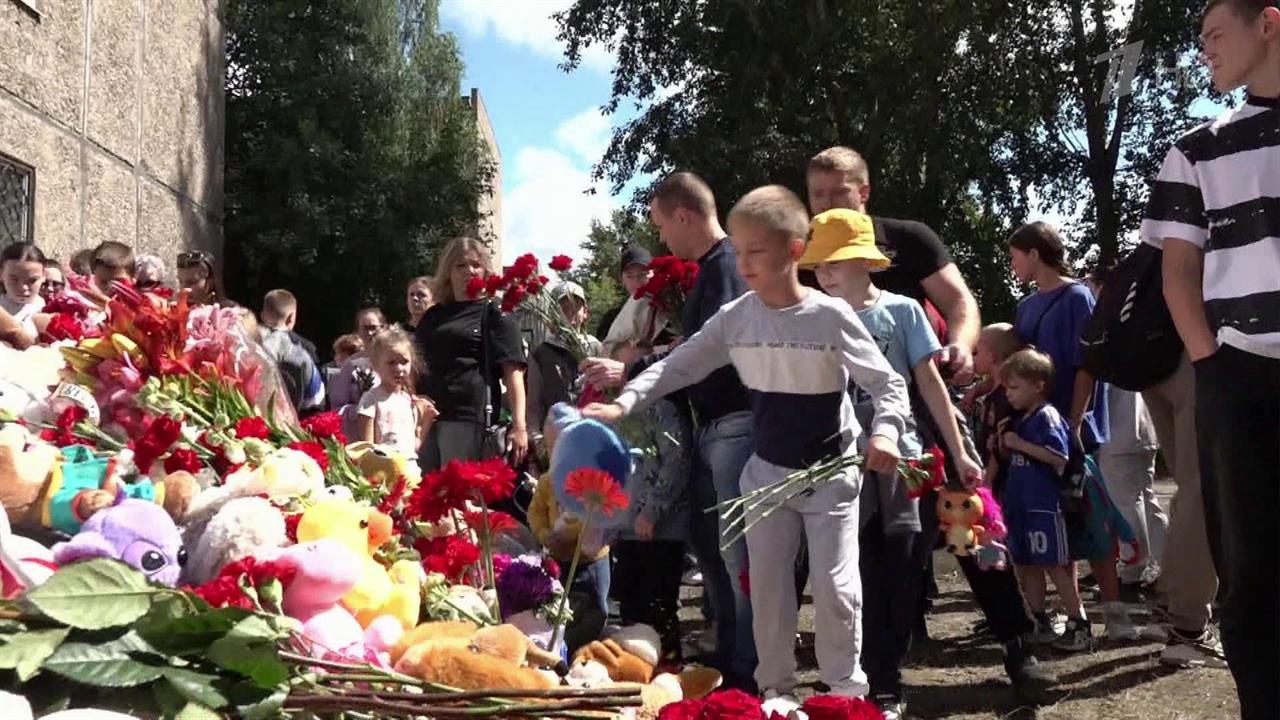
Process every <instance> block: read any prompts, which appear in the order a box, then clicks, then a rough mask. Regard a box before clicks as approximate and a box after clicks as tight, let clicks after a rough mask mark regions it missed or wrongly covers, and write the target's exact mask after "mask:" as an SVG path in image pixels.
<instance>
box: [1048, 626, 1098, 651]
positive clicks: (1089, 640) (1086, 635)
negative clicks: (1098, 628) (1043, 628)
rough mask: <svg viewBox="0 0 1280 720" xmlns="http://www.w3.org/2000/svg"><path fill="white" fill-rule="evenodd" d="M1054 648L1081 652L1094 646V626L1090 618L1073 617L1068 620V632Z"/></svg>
mask: <svg viewBox="0 0 1280 720" xmlns="http://www.w3.org/2000/svg"><path fill="white" fill-rule="evenodd" d="M1053 647H1054V649H1056V650H1064V651H1066V652H1080V651H1082V650H1090V649H1092V648H1093V628H1092V627H1091V626H1090V625H1089V621H1088V620H1081V619H1079V618H1071V619H1070V620H1067V629H1066V632H1064V633H1062V637H1060V638H1058V640H1057V642H1055V643H1054V644H1053Z"/></svg>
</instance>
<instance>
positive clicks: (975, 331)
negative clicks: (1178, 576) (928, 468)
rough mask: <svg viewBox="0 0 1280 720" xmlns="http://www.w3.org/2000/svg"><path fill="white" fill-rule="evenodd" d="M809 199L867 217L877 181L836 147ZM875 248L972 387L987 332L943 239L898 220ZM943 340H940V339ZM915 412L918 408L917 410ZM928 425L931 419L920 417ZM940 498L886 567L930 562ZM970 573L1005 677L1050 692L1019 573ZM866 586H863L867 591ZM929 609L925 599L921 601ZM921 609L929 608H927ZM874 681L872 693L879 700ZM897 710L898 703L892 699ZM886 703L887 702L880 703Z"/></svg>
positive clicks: (946, 364) (883, 228) (967, 566)
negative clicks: (937, 328) (910, 547)
mask: <svg viewBox="0 0 1280 720" xmlns="http://www.w3.org/2000/svg"><path fill="white" fill-rule="evenodd" d="M805 184H806V186H807V188H808V191H809V210H810V212H812V213H813V214H815V215H817V214H818V213H821V212H825V211H827V210H830V209H832V208H848V209H850V210H857V211H859V212H867V210H866V206H867V200H868V199H869V198H870V197H871V173H870V171H869V170H868V168H867V163H866V161H865V160H863V158H862V156H861V155H859V154H858V153H857V151H855V150H853V149H852V148H847V147H842V146H836V147H831V148H827V149H826V150H823V151H822V152H820V153H818V154H817V155H815V156H813V157H812V158H811V159H810V160H809V166H808V169H807V172H806V174H805ZM872 225H873V227H874V229H875V235H876V245H877V246H878V247H879V248H880V251H881V252H883V253H884V254H885V255H886V256H888V258H889V260H890V261H891V264H890V266H889V267H888V268H887V269H885V270H882V271H880V272H877V273H875V275H874V276H873V278H872V281H873V282H874V283H875V285H876V287H878V288H880V289H882V290H888V291H890V292H895V293H898V294H899V295H906V296H908V297H912V298H915V299H916V300H918V301H920V302H921V303H922V304H926V309H927V308H928V305H929V304H932V305H933V306H935V307H936V308H937V310H938V311H939V312H940V313H941V315H942V319H943V320H944V321H945V324H946V327H945V328H944V329H943V330H944V332H945V337H940V339H941V340H942V341H943V343H944V347H943V349H942V353H941V358H940V359H941V361H942V365H943V368H944V369H945V370H946V371H949V374H950V375H951V379H952V381H953V382H955V383H957V384H961V383H964V382H967V381H968V380H969V379H971V378H972V376H973V352H974V349H975V348H976V346H977V343H978V335H979V333H980V332H981V330H982V325H981V319H980V318H979V314H978V303H977V301H976V300H975V299H974V297H973V293H971V292H970V291H969V288H968V286H967V285H965V282H964V278H963V277H961V276H960V270H959V269H958V268H957V267H956V265H955V263H954V262H952V260H951V255H950V253H948V252H947V249H946V247H945V246H944V245H943V244H942V240H941V239H939V237H938V234H937V233H935V232H934V231H933V230H932V229H931V228H929V226H928V225H925V224H924V223H920V222H916V221H914V220H894V219H891V218H882V217H875V216H872ZM942 334H943V333H940V335H942ZM916 405H917V404H916V403H915V402H913V406H916ZM917 414H918V416H919V417H921V418H927V417H928V413H925V412H921V413H917ZM928 430H929V423H926V422H922V423H920V431H921V435H922V439H925V438H927V437H928V435H930V434H933V436H934V437H937V434H936V433H929V432H928ZM934 497H935V496H934V495H927V496H925V497H924V498H921V500H920V523H921V527H922V528H926V529H929V528H933V529H934V531H933V532H922V533H921V535H920V538H919V542H917V543H916V548H915V552H914V555H913V557H912V558H906V557H900V558H892V559H890V558H882V559H881V560H880V562H906V563H919V564H920V565H923V564H924V563H925V562H927V560H928V558H929V553H930V551H931V550H932V548H933V539H934V538H935V537H936V528H937V513H936V511H935V508H934V500H933V498H934ZM960 561H961V562H960V567H961V569H962V570H963V571H964V574H965V577H966V579H968V581H969V586H970V587H971V588H972V589H973V594H974V598H975V599H976V600H977V601H978V604H979V606H981V607H982V610H983V613H984V614H985V615H986V617H987V621H988V623H989V624H990V626H991V629H992V632H993V633H994V634H995V635H996V636H997V638H998V639H999V640H1000V642H1001V643H1003V644H1004V645H1005V670H1006V671H1007V672H1008V673H1009V678H1010V680H1012V681H1013V682H1014V684H1018V685H1027V684H1031V685H1039V686H1044V685H1049V684H1053V683H1054V682H1056V680H1057V679H1056V678H1054V677H1053V676H1052V675H1051V674H1049V673H1047V672H1046V671H1045V670H1044V669H1043V668H1041V667H1039V665H1038V663H1037V661H1036V658H1035V656H1034V655H1032V654H1031V652H1030V650H1029V648H1028V646H1027V644H1026V641H1025V637H1024V636H1025V635H1026V634H1027V633H1029V632H1030V631H1031V630H1032V629H1033V628H1034V623H1033V621H1032V620H1031V617H1030V616H1029V615H1028V614H1027V611H1026V606H1025V604H1024V603H1023V600H1022V596H1021V592H1020V591H1019V589H1018V584H1017V580H1016V578H1015V577H1014V575H1013V572H1012V571H1011V570H1010V569H1008V568H1006V569H1005V570H1003V571H999V570H995V569H991V570H981V569H979V568H978V567H977V563H976V562H974V561H973V558H972V557H968V558H961V559H960ZM865 585H866V583H865V581H864V586H865ZM921 600H922V603H923V597H922V598H921ZM922 607H923V604H922ZM864 653H866V654H869V655H874V654H876V653H875V650H874V648H864ZM875 685H876V682H875V681H874V680H873V681H872V691H873V692H878V690H877V689H876V687H875ZM884 700H887V701H891V702H893V703H894V704H897V703H899V702H901V698H900V697H893V698H886V699H884ZM882 702H883V701H882Z"/></svg>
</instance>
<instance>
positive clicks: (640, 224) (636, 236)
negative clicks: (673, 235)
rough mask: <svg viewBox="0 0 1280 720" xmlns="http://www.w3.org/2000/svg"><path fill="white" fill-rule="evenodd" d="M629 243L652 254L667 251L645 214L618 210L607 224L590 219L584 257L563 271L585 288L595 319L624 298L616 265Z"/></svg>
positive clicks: (661, 253)
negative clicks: (569, 268)
mask: <svg viewBox="0 0 1280 720" xmlns="http://www.w3.org/2000/svg"><path fill="white" fill-rule="evenodd" d="M630 245H637V246H639V247H643V248H645V249H646V250H648V251H649V252H650V253H652V254H654V255H655V256H656V255H665V254H667V253H668V251H667V249H666V247H665V246H663V244H662V243H661V241H659V240H658V229H657V228H655V227H654V226H653V223H651V222H649V219H648V218H647V217H645V216H643V215H640V214H638V213H636V212H633V211H631V210H629V209H618V210H614V211H613V215H612V216H611V217H610V218H609V223H608V224H605V223H602V222H600V221H599V220H592V221H591V230H590V232H588V233H587V239H586V240H585V241H583V243H582V250H583V254H584V259H583V260H580V261H579V262H578V263H576V264H575V266H574V267H573V269H571V270H570V271H569V272H568V273H566V277H567V278H568V279H569V280H572V281H574V282H576V283H578V284H579V285H581V286H582V289H583V290H586V292H587V306H588V307H590V308H591V311H592V313H594V315H595V316H596V317H597V318H598V317H599V316H600V315H601V314H603V313H605V312H607V311H608V310H609V309H610V308H612V307H614V306H615V305H617V304H618V303H620V302H622V301H623V300H624V299H625V298H624V297H623V288H622V282H621V280H620V279H619V277H618V276H619V267H618V264H619V263H621V262H622V250H623V249H624V248H626V247H628V246H630Z"/></svg>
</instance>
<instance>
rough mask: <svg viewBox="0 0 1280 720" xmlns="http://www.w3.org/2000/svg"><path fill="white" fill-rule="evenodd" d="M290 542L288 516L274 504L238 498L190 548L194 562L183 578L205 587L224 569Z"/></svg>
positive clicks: (218, 515) (189, 565)
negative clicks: (205, 584)
mask: <svg viewBox="0 0 1280 720" xmlns="http://www.w3.org/2000/svg"><path fill="white" fill-rule="evenodd" d="M288 542H289V535H288V532H287V530H286V528H285V522H284V516H283V515H282V514H281V513H280V510H279V509H278V508H276V506H275V505H272V504H271V501H269V500H267V499H266V498H262V497H257V496H254V497H241V498H236V499H234V500H231V501H230V502H228V503H227V504H226V505H223V506H222V509H221V510H219V511H218V514H217V515H214V516H213V518H212V519H210V520H209V522H208V523H207V524H206V525H205V526H204V529H203V531H202V532H201V533H200V535H199V537H197V538H195V539H194V544H192V545H190V546H188V548H187V551H188V553H189V554H190V561H189V562H188V563H187V566H186V567H185V568H183V572H182V579H183V581H184V582H186V583H187V584H190V585H201V584H204V583H206V582H209V581H210V580H212V579H213V578H215V577H217V575H218V572H219V571H220V570H222V568H223V567H224V566H226V565H229V564H231V563H233V562H235V561H237V560H243V559H244V558H247V557H254V556H258V555H261V554H262V553H263V552H264V551H265V550H267V549H271V548H280V547H284V546H285V545H287V544H288Z"/></svg>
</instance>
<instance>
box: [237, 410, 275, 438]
mask: <svg viewBox="0 0 1280 720" xmlns="http://www.w3.org/2000/svg"><path fill="white" fill-rule="evenodd" d="M236 437H237V438H240V439H241V440H243V439H245V438H257V439H258V440H266V439H268V438H270V437H271V428H270V427H267V421H266V420H263V419H262V418H260V417H258V416H256V415H255V416H253V417H247V418H240V419H239V420H237V421H236Z"/></svg>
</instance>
